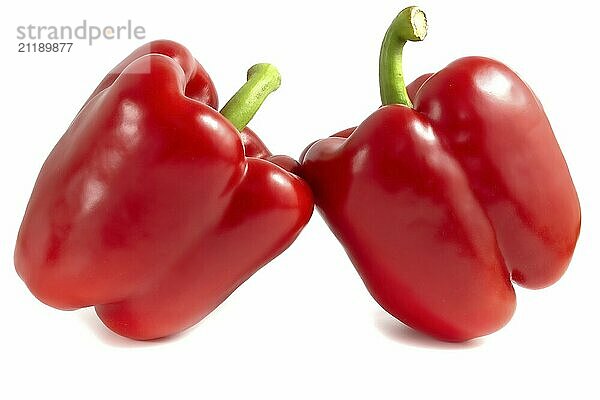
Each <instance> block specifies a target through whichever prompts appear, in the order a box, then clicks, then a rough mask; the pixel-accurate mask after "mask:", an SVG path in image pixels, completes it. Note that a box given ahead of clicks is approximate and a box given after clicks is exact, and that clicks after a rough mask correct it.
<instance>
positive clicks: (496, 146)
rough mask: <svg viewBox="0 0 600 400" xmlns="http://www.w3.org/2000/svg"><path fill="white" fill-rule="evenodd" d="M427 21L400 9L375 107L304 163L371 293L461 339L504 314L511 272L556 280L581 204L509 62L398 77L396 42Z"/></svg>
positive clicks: (419, 33)
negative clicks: (406, 82) (406, 79)
mask: <svg viewBox="0 0 600 400" xmlns="http://www.w3.org/2000/svg"><path fill="white" fill-rule="evenodd" d="M426 21H427V20H426V18H425V15H424V13H423V11H421V10H420V9H419V8H417V7H408V8H406V9H404V10H403V11H402V12H400V14H398V16H397V17H396V19H395V20H394V21H393V22H392V24H391V26H390V28H389V29H388V31H387V33H386V36H385V38H384V40H383V44H382V48H381V55H380V64H379V66H380V71H379V72H380V73H379V78H380V90H381V99H382V104H383V106H382V107H381V108H379V109H378V110H377V111H375V112H374V113H373V114H372V115H371V116H370V117H368V118H367V119H366V120H365V121H364V122H363V123H361V124H360V125H359V126H358V127H356V128H350V129H346V130H344V131H342V132H339V133H337V134H335V135H333V136H332V137H330V138H326V139H322V140H318V141H316V142H314V143H313V144H311V145H310V146H309V147H308V148H307V149H305V151H304V152H303V154H302V155H301V159H300V161H301V164H302V165H301V167H300V170H299V171H300V174H301V176H302V177H304V178H305V179H306V180H307V182H309V184H310V186H311V188H312V190H313V194H314V197H315V203H316V206H317V208H318V210H319V212H320V213H321V215H322V216H323V217H324V219H325V221H326V222H327V224H328V225H329V227H330V228H331V230H332V231H333V233H334V234H335V236H336V237H337V238H338V239H339V240H340V242H341V243H342V244H343V246H344V247H345V249H346V252H347V253H348V255H349V257H350V259H351V261H352V262H353V264H354V266H355V267H356V269H357V271H358V273H359V274H360V276H361V278H362V279H363V281H364V283H365V285H366V287H367V289H368V290H369V292H370V293H371V295H372V296H373V297H374V299H375V300H376V301H377V302H378V303H379V304H380V305H381V306H382V307H383V308H384V309H385V310H386V311H388V312H389V313H390V314H392V315H393V316H394V317H396V318H398V319H400V320H401V321H403V322H404V323H406V324H408V325H410V326H412V327H413V328H415V329H417V330H420V331H422V332H424V333H427V334H429V335H432V336H434V337H436V338H438V339H441V340H446V341H464V340H468V339H472V338H475V337H478V336H483V335H486V334H489V333H492V332H494V331H496V330H498V329H500V328H501V327H502V326H504V325H505V324H506V323H507V322H508V321H509V320H510V318H511V316H512V315H513V312H514V309H515V306H516V299H515V293H514V289H513V287H512V285H511V280H512V281H514V282H516V283H518V284H519V285H522V286H524V287H527V288H533V289H536V288H543V287H545V286H548V285H551V284H552V283H554V282H556V281H557V280H558V279H559V278H560V277H561V276H562V274H563V273H564V272H565V270H566V268H567V266H568V264H569V262H570V260H571V257H572V254H573V251H574V248H575V244H576V242H577V238H578V235H579V228H580V223H581V212H580V208H579V201H578V198H577V193H576V191H575V187H574V186H573V182H572V180H571V176H570V174H569V170H568V168H567V165H566V162H565V160H564V157H563V155H562V153H561V150H560V148H559V146H558V144H557V142H556V139H555V137H554V134H553V132H552V128H551V126H550V123H549V122H548V119H547V117H546V115H545V113H544V110H543V108H542V105H541V104H540V102H539V100H538V99H537V97H536V96H535V94H534V93H533V92H532V91H531V89H530V88H529V87H528V86H527V84H526V83H525V82H523V81H522V80H521V79H520V78H519V77H518V76H517V74H515V73H514V72H513V71H511V70H510V69H509V68H508V67H506V66H505V65H503V64H502V63H500V62H498V61H495V60H492V59H488V58H483V57H466V58H461V59H459V60H456V61H454V62H452V63H451V64H450V65H448V66H447V67H446V68H444V69H442V70H441V71H439V72H437V73H435V74H426V75H423V76H421V77H420V78H418V79H417V80H416V81H415V82H413V83H412V84H410V85H408V86H407V87H405V85H404V78H403V72H402V51H403V48H404V45H405V43H406V42H407V41H420V40H422V39H423V38H424V37H425V35H426V29H427V25H426V24H427V22H426ZM413 104H414V105H413Z"/></svg>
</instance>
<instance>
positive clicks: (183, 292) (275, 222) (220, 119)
mask: <svg viewBox="0 0 600 400" xmlns="http://www.w3.org/2000/svg"><path fill="white" fill-rule="evenodd" d="M259 66H265V65H263V64H259ZM253 68H254V67H253ZM260 68H263V67H260ZM260 68H259V69H258V70H257V71H258V72H257V71H254V72H256V74H257V75H256V76H259V78H256V79H258V80H260V75H261V74H263V73H264V74H271V75H273V70H271V69H269V70H265V71H266V72H264V71H263V70H261V69H260ZM265 68H267V67H265ZM268 68H273V67H272V66H268ZM268 68H267V69H268ZM250 71H253V69H251V70H250ZM250 71H249V81H248V83H250V82H251V79H255V78H251V76H250V75H251V74H250ZM275 72H276V70H275ZM276 78H277V79H279V76H278V74H276ZM261 84H262V83H261ZM276 86H278V82H277V83H276ZM276 86H275V87H274V88H271V89H269V90H270V91H272V90H274V89H275V88H276ZM251 89H252V88H251ZM269 90H267V91H266V92H265V93H266V94H265V96H264V97H266V95H267V94H268V91H269ZM238 93H240V92H238ZM236 96H237V95H236ZM234 98H235V96H234ZM243 100H244V98H242V103H243ZM262 100H264V98H263V99H262ZM262 100H261V101H260V102H262ZM255 105H256V104H255ZM258 105H260V104H258ZM216 108H217V94H216V91H215V89H214V85H213V83H212V81H211V80H210V78H209V76H208V75H207V74H206V72H205V71H204V69H203V68H202V67H201V66H200V64H198V62H197V61H196V60H195V59H194V58H193V57H192V56H191V54H190V53H189V52H188V50H186V49H185V48H184V47H182V46H181V45H179V44H176V43H174V42H168V41H158V42H152V43H150V44H149V45H146V46H143V47H142V48H140V49H138V50H137V51H136V52H134V53H133V54H132V55H131V56H130V57H128V58H127V59H126V60H124V61H123V63H121V64H119V65H118V66H117V67H116V68H115V70H113V71H112V72H111V73H110V74H109V75H108V76H107V77H106V78H105V80H104V81H103V82H102V83H101V84H100V86H99V87H98V89H97V90H96V91H95V92H94V94H93V95H92V96H91V97H90V99H89V100H88V102H87V103H86V104H85V105H84V107H83V108H82V109H81V111H80V112H79V114H78V115H77V117H76V118H75V120H74V121H73V123H72V124H71V126H70V127H69V128H68V130H67V132H66V133H65V134H64V136H63V137H62V138H61V139H60V141H59V142H58V144H57V145H56V147H55V148H54V149H53V150H52V152H51V153H50V155H49V157H48V159H47V160H46V162H45V163H44V166H43V167H42V170H41V172H40V174H39V177H38V179H37V182H36V184H35V187H34V189H33V193H32V195H31V199H30V201H29V204H28V206H27V210H26V212H25V216H24V219H23V222H22V225H21V228H20V231H19V235H18V239H17V245H16V250H15V266H16V270H17V272H18V274H19V275H20V276H21V278H22V279H23V280H24V281H25V283H26V284H27V286H28V287H29V289H30V290H31V292H32V293H33V294H34V295H35V296H36V297H37V298H39V299H40V300H41V301H42V302H44V303H46V304H48V305H50V306H53V307H56V308H60V309H67V310H68V309H77V308H81V307H86V306H90V305H94V306H95V308H96V312H97V314H98V316H99V317H100V319H101V320H102V321H103V322H104V324H106V326H107V327H109V328H110V329H111V330H113V331H114V332H116V333H118V334H120V335H123V336H126V337H129V338H133V339H140V340H145V339H154V338H159V337H164V336H168V335H172V334H175V333H177V332H180V331H182V330H184V329H186V328H188V327H190V326H192V325H194V324H196V323H197V322H198V321H200V320H201V319H202V318H203V317H205V316H206V315H207V314H209V313H210V312H211V311H212V310H214V309H215V308H216V307H217V306H218V305H219V304H220V303H221V302H223V301H224V300H225V299H226V298H227V297H228V296H229V295H230V294H231V293H232V292H233V291H234V290H235V289H236V288H237V287H238V286H239V285H240V284H242V283H243V282H244V281H245V280H246V279H248V278H249V277H250V276H251V275H252V274H253V273H254V272H256V271H257V270H258V269H259V268H260V267H261V266H263V265H265V264H266V263H267V262H269V261H270V260H271V259H273V258H274V257H276V256H277V255H278V254H280V253H281V252H282V251H283V250H285V249H286V248H287V247H288V246H289V245H290V244H291V243H292V242H293V241H294V239H295V238H296V237H297V235H298V234H299V233H300V231H301V229H302V228H303V227H304V226H305V224H306V223H307V222H308V220H309V218H310V216H311V213H312V207H313V203H312V197H311V193H310V189H309V187H308V185H306V183H305V182H304V181H302V180H301V179H299V178H298V177H297V176H295V175H293V174H291V173H290V172H288V171H286V170H285V169H283V168H282V167H280V166H278V165H277V164H280V165H282V166H283V167H284V168H285V167H288V168H292V167H293V166H294V162H293V161H292V160H291V159H287V158H285V157H282V156H276V157H271V154H270V153H269V152H268V150H267V149H266V147H265V146H264V144H263V143H262V142H261V141H260V139H258V137H257V136H256V135H255V134H254V133H253V132H252V131H250V130H248V129H246V130H244V131H243V133H242V134H241V135H240V133H239V132H238V130H237V129H236V128H235V127H234V125H233V124H232V123H230V122H229V121H228V120H227V119H226V118H225V116H224V115H222V114H220V113H219V112H218V111H216ZM257 108H258V106H257V107H256V109H257ZM246 111H247V110H246ZM253 112H255V110H253V111H251V112H246V114H244V115H243V116H242V117H241V119H242V120H243V118H246V120H249V118H251V116H252V115H253ZM240 121H241V120H240V118H238V122H240ZM246 122H247V121H246ZM242 124H243V125H245V123H244V122H242ZM243 142H244V143H245V144H246V147H244V145H243ZM245 151H246V152H245Z"/></svg>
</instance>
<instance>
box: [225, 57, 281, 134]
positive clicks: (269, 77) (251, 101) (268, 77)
mask: <svg viewBox="0 0 600 400" xmlns="http://www.w3.org/2000/svg"><path fill="white" fill-rule="evenodd" d="M280 85H281V75H279V71H277V68H275V66H274V65H271V64H264V63H263V64H256V65H253V66H252V67H250V69H249V70H248V75H247V81H246V83H245V84H244V85H243V86H242V87H241V88H240V89H239V90H238V91H237V92H236V93H235V94H234V95H233V97H232V98H231V99H229V101H228V102H227V104H225V106H223V108H222V109H221V111H220V112H221V114H222V115H223V116H224V117H225V118H227V119H228V120H229V121H230V122H231V123H232V124H233V126H235V127H236V129H237V130H238V131H240V132H241V131H242V130H243V129H244V128H245V127H246V125H248V122H250V120H251V119H252V117H254V115H255V114H256V112H257V111H258V109H259V108H260V106H261V105H262V103H263V102H264V101H265V99H266V98H267V96H268V95H269V94H271V93H273V92H274V91H275V90H277V89H278V88H279V86H280Z"/></svg>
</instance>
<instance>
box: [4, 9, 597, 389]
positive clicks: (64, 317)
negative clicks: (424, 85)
mask: <svg viewBox="0 0 600 400" xmlns="http://www.w3.org/2000/svg"><path fill="white" fill-rule="evenodd" d="M577 3H578V2H576V1H570V2H568V3H566V5H562V6H551V5H544V6H543V7H539V6H536V5H535V4H538V2H525V1H508V0H503V1H496V2H475V1H474V2H472V3H468V2H465V1H457V0H453V1H450V2H446V1H439V2H434V1H422V2H421V3H420V4H419V5H420V6H421V7H422V8H424V9H425V11H426V12H427V15H428V19H429V23H430V29H429V35H428V37H427V39H426V40H425V41H424V42H422V43H419V44H409V45H407V48H406V51H405V72H406V75H407V77H408V80H409V81H410V80H412V79H413V78H415V77H417V76H418V75H420V74H421V73H424V72H427V71H434V70H437V69H440V68H443V67H444V66H445V65H446V64H448V63H449V62H450V61H452V60H454V59H456V58H458V57H461V56H464V55H484V56H489V57H493V58H496V59H499V60H502V61H503V62H505V63H506V64H508V65H509V66H510V67H512V68H513V69H514V70H516V71H517V72H518V73H519V74H520V75H521V76H522V77H523V78H524V79H525V80H526V81H527V82H528V83H529V84H530V86H531V87H532V88H533V89H534V90H535V92H536V93H537V95H538V97H539V98H540V99H541V101H542V103H543V104H544V106H545V109H546V111H547V113H548V115H549V118H550V120H551V122H552V124H553V127H554V130H555V133H556V136H557V138H558V141H559V143H560V145H561V147H562V150H563V152H564V154H565V157H566V159H567V161H568V163H569V167H570V170H571V173H572V175H573V179H574V181H575V184H576V187H577V189H578V193H579V195H580V199H581V205H582V210H583V226H582V230H581V237H580V241H579V243H578V246H577V249H576V252H575V257H574V259H573V261H572V263H571V267H570V269H569V270H568V271H567V273H566V274H565V276H564V278H563V279H562V280H561V281H560V282H558V283H557V284H555V285H554V286H552V287H550V288H548V289H545V290H541V291H528V290H524V289H520V288H517V295H518V307H517V311H516V314H515V316H514V318H513V319H512V321H511V322H510V323H509V324H508V325H507V326H506V327H505V328H504V329H502V330H501V331H499V332H497V333H494V334H492V335H490V336H488V337H485V338H482V339H478V340H474V341H471V342H469V343H465V344H459V345H456V344H446V343H440V342H436V341H434V340H431V339H429V338H428V337H425V336H422V335H420V334H418V333H416V332H414V331H412V330H410V329H408V328H406V327H404V326H403V325H402V324H401V323H399V322H397V321H396V320H394V319H392V318H391V317H389V316H388V315H387V314H386V313H385V312H383V311H382V310H381V309H380V307H379V306H378V305H377V304H376V303H375V302H374V301H373V300H372V299H371V297H370V296H369V294H368V293H367V291H366V289H365V288H364V286H363V284H362V282H361V280H360V279H359V277H358V275H357V274H356V272H355V270H354V268H353V267H352V265H351V264H350V262H349V261H348V259H347V258H346V256H345V253H344V251H343V249H342V247H341V246H340V245H339V244H338V243H337V242H336V240H335V239H334V237H333V235H332V234H331V233H330V232H329V231H328V229H327V227H326V226H325V224H324V223H323V221H322V219H321V218H320V216H319V215H318V214H316V213H315V215H314V216H313V218H312V220H311V221H310V223H309V225H308V226H307V227H306V229H305V230H304V231H303V232H302V234H301V235H300V237H299V238H298V240H297V241H296V242H295V243H294V244H293V245H292V246H291V247H290V248H289V249H288V250H287V251H286V252H285V253H284V254H282V255H281V256H280V257H278V258H277V259H276V260H274V261H273V262H271V263H270V264H268V265H267V266H265V267H264V268H263V269H262V270H260V271H259V272H258V273H257V274H256V275H254V276H253V277H252V278H251V279H250V280H249V281H247V282H246V283H245V284H244V285H242V287H240V288H239V289H238V290H237V291H236V292H235V293H234V294H233V295H232V296H231V297H230V298H229V299H228V300H227V301H226V302H225V303H223V304H222V305H221V306H220V307H219V308H218V309H217V310H216V311H215V312H213V313H212V314H211V315H209V316H208V317H207V318H206V319H205V320H204V321H202V322H201V323H200V324H198V325H197V326H195V327H194V328H192V329H190V330H188V331H186V332H185V333H183V334H180V335H178V336H176V337H174V338H170V339H166V340H160V341H155V342H146V343H141V342H134V341H130V340H127V339H123V338H121V337H119V336H117V335H115V334H113V333H111V332H110V331H108V330H107V329H106V328H104V326H103V325H102V324H101V323H100V322H99V320H98V319H97V318H96V316H95V314H94V312H93V310H90V309H87V310H79V311H74V312H64V311H58V310H54V309H52V308H50V307H47V306H45V305H43V304H41V303H40V302H38V301H37V300H36V299H35V298H34V297H33V296H32V295H31V294H30V293H29V292H28V291H27V289H26V287H25V285H24V284H23V283H22V282H21V281H20V279H19V278H18V276H17V274H16V273H15V272H14V266H13V263H12V252H13V248H14V243H15V238H16V234H17V230H18V227H19V224H20V221H21V218H22V216H23V212H24V210H25V205H26V203H27V199H28V198H29V195H30V193H31V189H32V187H33V183H34V180H35V177H36V176H37V173H38V171H39V168H40V167H41V165H42V163H43V161H44V159H45V158H46V156H47V154H48V153H49V151H50V150H51V148H52V146H53V145H54V144H55V143H56V141H57V140H58V139H59V137H60V136H61V135H62V133H63V132H64V130H65V129H66V128H67V126H68V124H69V123H70V121H71V119H72V118H73V117H74V115H75V113H76V112H77V111H78V109H79V107H80V106H81V104H82V103H83V101H84V100H85V99H86V98H87V97H88V95H89V93H90V92H91V91H92V90H93V89H94V87H95V86H96V84H97V83H98V82H99V81H100V79H101V78H102V77H103V76H104V74H105V73H106V72H107V71H108V70H109V69H110V68H112V67H113V65H115V64H116V63H117V62H118V61H120V60H121V59H122V58H123V57H125V56H126V55H127V54H129V53H130V52H131V51H132V50H133V49H134V48H136V47H138V46H139V45H140V44H142V41H136V40H121V41H116V40H113V41H108V40H102V41H97V42H96V43H95V44H94V45H93V46H88V45H87V44H86V43H84V42H76V44H75V45H74V46H73V49H72V51H71V53H69V54H18V53H17V43H18V40H17V39H16V27H17V26H18V25H29V24H34V25H59V26H60V25H71V26H77V25H80V24H81V22H82V20H83V19H84V18H85V19H87V21H88V23H89V24H95V25H100V26H104V25H121V24H124V23H126V22H127V20H128V19H131V20H132V22H133V24H134V25H143V26H144V27H145V28H146V32H147V39H148V40H151V39H158V38H169V39H173V40H176V41H179V42H181V43H182V44H184V45H185V46H187V47H188V48H189V49H190V50H191V51H192V53H193V54H194V55H195V56H196V57H197V58H198V60H199V61H200V62H201V63H202V64H203V65H204V67H205V68H206V69H207V71H208V72H209V73H210V74H211V76H212V78H213V80H214V82H215V84H216V86H217V88H218V90H219V95H220V98H221V101H222V104H223V102H224V100H226V99H228V98H229V97H230V96H231V95H232V94H233V93H234V92H235V90H236V89H237V88H238V87H239V86H240V85H241V84H242V83H243V82H244V79H245V72H246V69H247V68H248V67H249V66H250V65H252V64H254V63H257V62H271V63H273V64H275V65H276V66H277V67H278V68H279V70H280V71H281V74H282V76H283V84H282V87H281V89H280V90H279V91H278V92H277V93H275V94H273V95H272V96H271V97H270V98H269V99H268V100H267V101H266V103H265V104H264V105H263V107H262V109H261V110H260V111H259V113H258V115H257V116H256V118H255V119H254V121H253V122H252V123H251V124H250V125H251V126H252V127H253V128H254V129H255V130H256V131H257V132H259V134H260V136H261V137H262V138H263V140H264V141H265V142H266V143H267V144H268V145H269V147H270V148H271V150H272V151H273V152H275V153H285V154H290V155H293V156H295V157H297V156H298V155H299V153H300V151H301V150H302V149H303V148H304V146H305V145H306V144H308V143H310V142H311V141H313V140H315V139H317V138H320V137H324V136H327V135H330V134H332V133H334V132H336V131H338V130H341V129H343V128H345V127H348V126H352V125H355V124H357V123H359V122H360V121H361V120H363V119H364V118H365V117H367V116H368V115H369V114H370V113H371V112H372V111H374V110H375V109H376V108H377V106H378V105H379V98H378V96H379V92H378V86H377V85H378V80H377V68H378V60H377V58H378V53H379V45H380V41H381V39H382V37H383V34H384V32H385V30H386V29H387V26H388V24H389V23H390V21H391V20H392V19H393V18H394V16H395V15H396V13H397V12H398V11H400V9H401V8H403V7H405V6H407V5H411V4H409V3H404V2H401V1H400V2H399V1H374V0H371V1H363V2H341V1H339V2H333V1H316V2H315V1H303V2H284V1H279V2H266V1H258V0H253V1H250V2H242V1H240V2H228V1H210V2H204V1H193V2H183V1H175V0H171V1H168V2H160V3H158V4H157V5H154V4H152V3H151V2H141V3H140V4H134V3H133V2H126V1H108V0H103V1H96V2H76V3H75V2H73V3H66V2H65V3H62V2H59V1H44V2H42V1H40V2H37V3H35V2H27V1H21V2H18V3H14V4H15V5H13V9H12V10H10V11H9V10H3V11H2V16H1V17H0V18H1V20H0V32H1V35H0V42H1V44H2V49H1V54H2V56H1V58H0V60H1V68H2V73H1V74H0V80H1V82H0V88H1V93H2V94H1V96H0V99H1V104H0V106H1V107H0V115H2V128H1V130H2V145H1V146H0V153H1V154H0V163H1V165H0V173H1V174H2V176H1V180H0V182H1V185H2V196H1V197H0V201H1V202H2V203H1V207H0V213H1V216H2V219H1V225H0V233H1V235H2V236H1V243H2V246H1V247H0V310H1V317H2V318H1V321H0V324H1V329H0V398H2V399H20V398H30V399H46V398H61V399H96V398H98V399H123V398H140V399H153V398H162V399H184V398H206V399H253V398H260V399H306V398H317V399H321V398H336V399H337V398H361V399H363V398H364V399H391V398H408V399H413V398H503V399H506V398H599V396H600V389H599V385H598V360H599V359H600V351H599V345H598V318H599V313H598V305H599V303H600V302H599V292H600V289H599V288H600V273H599V271H598V262H597V260H598V256H597V252H598V247H599V243H600V242H599V237H598V233H599V229H598V225H600V218H599V215H598V211H597V205H598V204H600V190H599V189H598V183H597V175H598V173H597V171H598V167H599V164H600V157H599V156H598V152H599V149H598V145H599V141H598V134H599V133H600V132H599V128H598V121H597V118H598V116H599V115H600V101H598V97H599V96H598V92H599V91H600V85H599V82H598V73H599V71H600V64H599V62H598V61H597V58H595V53H597V48H596V47H595V46H597V39H598V38H599V36H600V35H599V34H598V29H597V27H598V21H597V15H598V14H597V12H596V10H593V9H592V7H593V6H590V5H588V4H593V2H589V3H585V2H580V4H577ZM539 4H542V3H539Z"/></svg>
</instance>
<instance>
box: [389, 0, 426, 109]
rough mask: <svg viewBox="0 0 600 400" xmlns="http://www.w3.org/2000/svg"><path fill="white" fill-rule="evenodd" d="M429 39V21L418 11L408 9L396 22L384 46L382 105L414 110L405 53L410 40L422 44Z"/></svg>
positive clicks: (416, 9) (398, 16)
mask: <svg viewBox="0 0 600 400" xmlns="http://www.w3.org/2000/svg"><path fill="white" fill-rule="evenodd" d="M426 35H427V18H426V17H425V13H424V12H423V11H421V9H419V8H418V7H414V6H413V7H407V8H405V9H404V10H402V11H400V13H399V14H398V15H397V16H396V18H394V21H392V24H391V25H390V27H389V28H388V30H387V32H386V33H385V36H384V38H383V43H382V44H381V53H380V54H379V91H380V94H381V102H382V104H383V105H387V104H402V105H405V106H407V107H412V102H411V101H410V98H409V97H408V93H407V92H406V84H405V83H404V74H403V73H402V49H404V44H405V43H406V41H407V40H410V41H411V42H417V41H421V40H423V39H424V38H425V36H426Z"/></svg>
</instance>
